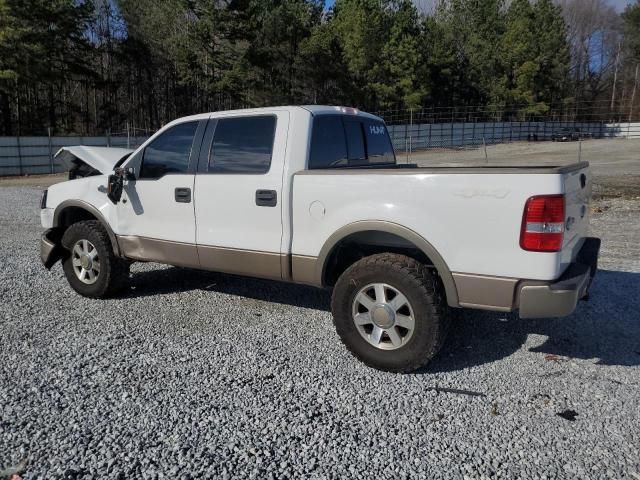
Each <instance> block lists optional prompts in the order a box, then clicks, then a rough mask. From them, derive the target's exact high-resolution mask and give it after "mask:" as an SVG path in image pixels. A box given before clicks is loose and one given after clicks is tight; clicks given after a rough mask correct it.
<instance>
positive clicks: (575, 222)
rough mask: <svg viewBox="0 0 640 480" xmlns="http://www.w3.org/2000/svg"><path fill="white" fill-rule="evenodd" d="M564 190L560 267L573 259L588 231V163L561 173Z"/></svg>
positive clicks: (589, 186)
mask: <svg viewBox="0 0 640 480" xmlns="http://www.w3.org/2000/svg"><path fill="white" fill-rule="evenodd" d="M562 175H563V183H564V192H565V202H566V203H565V209H566V211H565V233H564V243H563V247H562V256H561V263H562V265H561V269H562V270H564V269H565V268H566V267H567V266H568V264H569V263H571V262H572V261H573V260H575V258H576V256H577V255H578V252H579V251H580V248H581V247H582V244H583V243H584V239H585V237H587V235H588V233H589V203H590V201H591V172H590V170H589V165H588V164H587V165H585V166H584V167H582V168H580V169H576V170H573V171H571V172H567V173H563V174H562Z"/></svg>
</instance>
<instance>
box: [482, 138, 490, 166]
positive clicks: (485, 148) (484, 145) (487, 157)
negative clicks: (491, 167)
mask: <svg viewBox="0 0 640 480" xmlns="http://www.w3.org/2000/svg"><path fill="white" fill-rule="evenodd" d="M482 146H483V147H484V161H485V163H489V155H487V142H485V141H484V137H482Z"/></svg>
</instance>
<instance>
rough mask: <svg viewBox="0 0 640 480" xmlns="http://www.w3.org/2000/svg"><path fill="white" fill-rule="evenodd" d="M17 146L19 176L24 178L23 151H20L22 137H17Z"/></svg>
mask: <svg viewBox="0 0 640 480" xmlns="http://www.w3.org/2000/svg"><path fill="white" fill-rule="evenodd" d="M16 144H17V146H18V172H19V173H18V175H20V176H22V173H23V172H22V151H21V149H20V136H19V135H18V136H17V137H16Z"/></svg>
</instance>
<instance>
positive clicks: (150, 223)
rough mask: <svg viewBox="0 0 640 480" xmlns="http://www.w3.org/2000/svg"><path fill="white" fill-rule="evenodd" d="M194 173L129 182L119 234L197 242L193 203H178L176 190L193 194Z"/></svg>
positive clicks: (116, 229)
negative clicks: (189, 191) (182, 189)
mask: <svg viewBox="0 0 640 480" xmlns="http://www.w3.org/2000/svg"><path fill="white" fill-rule="evenodd" d="M193 183H194V175H193V174H186V173H185V174H169V175H165V176H164V177H162V178H158V179H156V180H150V179H149V180H146V179H142V180H136V181H135V182H127V183H126V184H125V187H124V192H123V194H122V201H121V202H120V203H118V205H117V211H118V212H117V215H116V217H117V218H116V221H115V223H113V224H112V228H113V231H114V233H115V234H116V235H131V236H139V237H146V238H153V239H158V240H170V241H174V242H181V243H194V242H195V239H196V223H195V218H194V214H193V211H194V210H193V205H194V203H193V201H191V202H189V203H179V202H176V200H175V189H176V188H190V189H191V191H193Z"/></svg>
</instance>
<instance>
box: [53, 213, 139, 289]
mask: <svg viewBox="0 0 640 480" xmlns="http://www.w3.org/2000/svg"><path fill="white" fill-rule="evenodd" d="M79 240H88V241H89V242H91V244H92V245H93V246H94V247H95V250H97V252H98V258H99V263H100V271H99V273H98V274H97V275H96V280H95V283H92V284H87V283H83V282H82V281H81V280H80V279H79V278H78V276H77V275H76V272H75V271H74V266H73V262H72V257H73V255H72V252H71V250H72V249H73V247H74V245H75V244H76V242H78V241H79ZM62 246H63V247H64V248H65V250H67V254H66V255H65V257H64V259H63V261H62V269H63V271H64V274H65V276H66V277H67V281H68V282H69V285H71V288H73V289H74V290H75V291H76V292H78V293H79V294H80V295H82V296H85V297H89V298H107V297H110V296H112V295H114V294H115V293H117V292H119V291H120V290H122V289H123V288H124V287H125V286H126V284H127V281H128V279H129V262H127V261H126V260H123V259H121V258H118V257H116V256H115V254H114V253H113V248H112V246H111V240H110V239H109V235H108V234H107V232H106V231H105V229H104V227H103V226H102V225H101V224H100V222H98V221H97V220H87V221H83V222H78V223H74V224H73V225H71V226H70V227H69V228H68V229H67V230H66V231H65V232H64V235H63V236H62Z"/></svg>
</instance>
